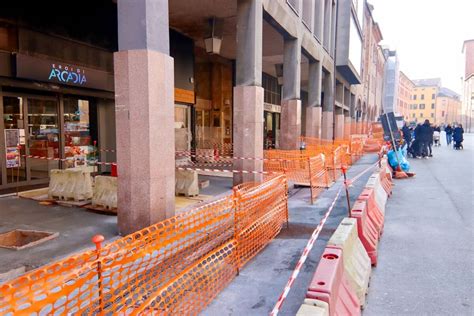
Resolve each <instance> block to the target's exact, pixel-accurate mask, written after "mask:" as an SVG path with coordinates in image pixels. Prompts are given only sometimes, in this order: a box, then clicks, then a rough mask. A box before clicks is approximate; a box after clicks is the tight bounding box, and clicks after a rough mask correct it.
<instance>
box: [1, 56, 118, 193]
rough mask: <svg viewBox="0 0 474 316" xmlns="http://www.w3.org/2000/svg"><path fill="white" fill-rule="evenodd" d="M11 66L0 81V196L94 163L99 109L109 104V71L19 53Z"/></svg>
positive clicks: (110, 82)
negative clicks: (56, 171)
mask: <svg viewBox="0 0 474 316" xmlns="http://www.w3.org/2000/svg"><path fill="white" fill-rule="evenodd" d="M14 66H15V69H16V72H15V73H12V76H11V77H0V115H1V117H2V120H1V121H0V135H1V137H0V162H1V167H0V193H5V192H8V191H12V189H16V188H24V187H32V186H35V185H41V184H46V183H48V181H49V172H50V170H51V169H57V168H70V167H76V166H80V165H86V164H87V161H94V160H98V159H99V152H98V150H97V148H98V147H97V146H98V141H99V139H100V137H99V128H98V116H99V115H100V112H103V109H101V110H98V107H99V105H101V104H107V103H109V104H110V103H112V104H113V94H112V93H111V91H113V75H112V74H110V73H107V72H104V71H100V70H96V69H89V68H84V67H80V66H76V65H73V64H68V63H63V62H58V61H55V60H49V59H45V58H39V57H33V56H28V55H23V54H17V55H16V57H15V59H14Z"/></svg>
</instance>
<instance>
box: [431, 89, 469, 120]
mask: <svg viewBox="0 0 474 316" xmlns="http://www.w3.org/2000/svg"><path fill="white" fill-rule="evenodd" d="M461 106H462V102H461V96H460V95H459V94H457V93H456V92H454V91H452V90H450V89H448V88H444V87H441V89H440V91H439V93H438V95H437V96H436V107H435V119H434V123H435V124H438V125H441V124H443V125H447V124H458V123H461Z"/></svg>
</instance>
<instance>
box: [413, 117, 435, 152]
mask: <svg viewBox="0 0 474 316" xmlns="http://www.w3.org/2000/svg"><path fill="white" fill-rule="evenodd" d="M417 135H419V136H417V137H418V138H419V139H420V152H419V154H420V156H422V157H423V158H428V156H430V144H431V143H432V141H433V128H432V127H431V125H430V121H429V120H425V122H424V123H423V125H421V126H420V128H419V131H418V133H417Z"/></svg>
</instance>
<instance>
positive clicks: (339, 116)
mask: <svg viewBox="0 0 474 316" xmlns="http://www.w3.org/2000/svg"><path fill="white" fill-rule="evenodd" d="M335 114H336V117H335V120H336V122H335V123H336V124H335V134H334V139H342V138H343V137H344V109H342V108H339V107H338V108H337V109H336V113H335Z"/></svg>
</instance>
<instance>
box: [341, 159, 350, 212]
mask: <svg viewBox="0 0 474 316" xmlns="http://www.w3.org/2000/svg"><path fill="white" fill-rule="evenodd" d="M341 170H342V174H343V175H344V187H345V189H346V199H347V213H348V214H349V217H350V215H351V200H350V197H349V183H348V181H347V174H346V173H347V167H346V166H344V165H341Z"/></svg>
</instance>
